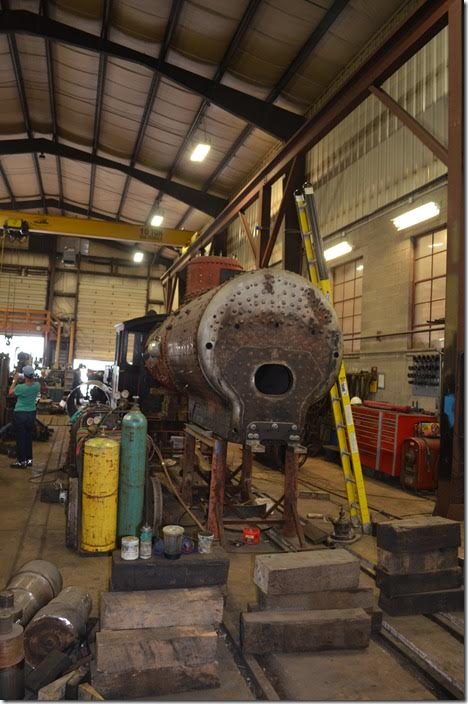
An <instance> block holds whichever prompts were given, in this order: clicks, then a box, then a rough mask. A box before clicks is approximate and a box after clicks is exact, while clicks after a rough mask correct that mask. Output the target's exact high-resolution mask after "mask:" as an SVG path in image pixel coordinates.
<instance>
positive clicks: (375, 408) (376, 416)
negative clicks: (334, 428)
mask: <svg viewBox="0 0 468 704" xmlns="http://www.w3.org/2000/svg"><path fill="white" fill-rule="evenodd" d="M352 409H353V418H354V426H355V428H356V437H357V441H358V446H359V454H360V456H361V464H362V465H363V466H364V467H368V468H369V469H374V470H375V471H376V472H382V473H383V474H389V475H390V476H392V477H399V476H400V469H401V450H402V446H403V441H404V440H406V438H410V437H412V436H413V435H414V434H415V428H414V426H415V424H416V423H419V422H420V421H433V420H434V418H435V416H433V415H428V414H423V413H411V412H410V408H409V407H406V406H393V405H392V404H385V403H375V402H373V404H372V406H371V405H369V406H368V405H366V402H364V403H363V404H362V406H352ZM401 409H407V410H405V411H403V410H401Z"/></svg>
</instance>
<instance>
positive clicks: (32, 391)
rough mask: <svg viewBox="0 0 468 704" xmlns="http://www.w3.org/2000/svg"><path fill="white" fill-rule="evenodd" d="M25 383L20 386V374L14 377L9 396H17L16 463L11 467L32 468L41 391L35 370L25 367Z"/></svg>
mask: <svg viewBox="0 0 468 704" xmlns="http://www.w3.org/2000/svg"><path fill="white" fill-rule="evenodd" d="M22 373H23V376H24V383H23V384H18V381H19V374H15V376H14V377H13V383H12V385H11V386H10V389H9V391H8V394H9V395H10V396H16V404H15V410H14V411H13V427H14V429H15V436H16V462H15V463H14V464H11V465H10V467H14V468H20V467H21V468H26V467H32V436H33V430H34V423H35V421H36V403H37V398H38V396H39V392H40V389H41V385H40V384H39V382H38V381H35V380H34V369H33V368H32V367H31V366H29V365H26V366H25V367H23V372H22Z"/></svg>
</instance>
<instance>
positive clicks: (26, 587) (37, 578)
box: [6, 560, 63, 626]
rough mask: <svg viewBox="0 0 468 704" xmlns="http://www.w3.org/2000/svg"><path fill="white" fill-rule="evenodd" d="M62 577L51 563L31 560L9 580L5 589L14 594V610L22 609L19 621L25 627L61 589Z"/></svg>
mask: <svg viewBox="0 0 468 704" xmlns="http://www.w3.org/2000/svg"><path fill="white" fill-rule="evenodd" d="M62 584H63V582H62V575H61V574H60V572H59V570H58V569H57V567H56V566H55V565H53V564H52V562H48V561H47V560H31V562H27V563H26V564H25V565H23V566H22V567H21V568H20V569H19V570H18V572H16V573H15V574H14V575H13V577H12V578H11V579H10V581H9V583H8V585H7V586H6V589H8V590H9V591H12V592H13V594H14V603H15V609H22V611H23V615H22V617H21V619H20V621H19V622H20V623H21V625H22V626H26V625H27V624H28V623H29V622H30V620H31V619H32V617H33V616H34V614H35V613H37V612H38V611H39V609H41V608H42V607H43V606H45V605H46V604H47V603H48V602H49V601H50V600H51V599H53V598H54V597H55V596H57V594H58V593H59V592H60V590H61V589H62Z"/></svg>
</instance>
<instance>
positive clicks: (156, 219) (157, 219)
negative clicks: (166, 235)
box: [151, 207, 164, 227]
mask: <svg viewBox="0 0 468 704" xmlns="http://www.w3.org/2000/svg"><path fill="white" fill-rule="evenodd" d="M163 220H164V212H163V210H162V209H161V208H159V207H158V208H156V210H155V211H154V213H153V217H152V218H151V227H161V225H162V224H163Z"/></svg>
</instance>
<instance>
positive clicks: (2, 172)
mask: <svg viewBox="0 0 468 704" xmlns="http://www.w3.org/2000/svg"><path fill="white" fill-rule="evenodd" d="M0 176H1V177H2V179H3V182H4V184H5V188H6V189H7V191H8V195H9V196H10V198H11V202H12V203H13V208H16V198H15V194H14V193H13V189H12V188H11V185H10V181H9V180H8V176H7V175H6V172H5V169H4V168H3V164H2V163H1V162H0Z"/></svg>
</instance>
